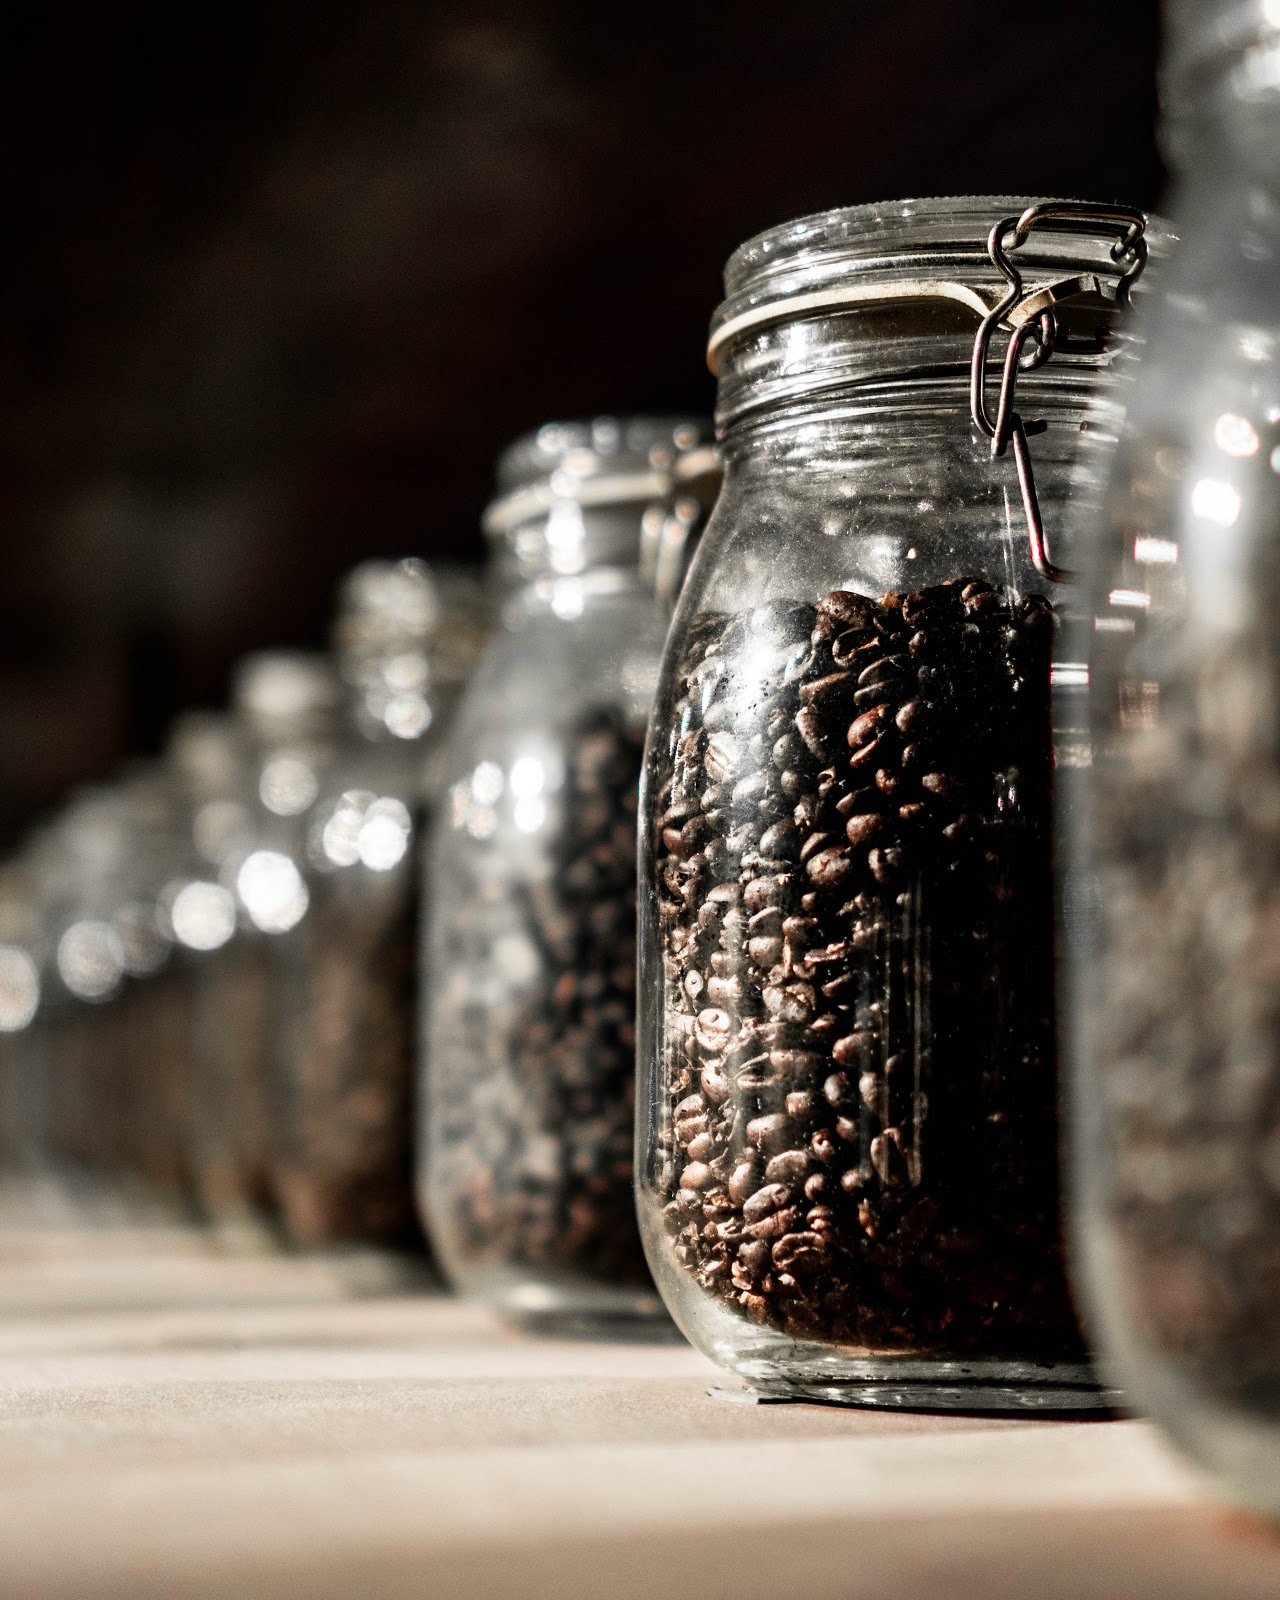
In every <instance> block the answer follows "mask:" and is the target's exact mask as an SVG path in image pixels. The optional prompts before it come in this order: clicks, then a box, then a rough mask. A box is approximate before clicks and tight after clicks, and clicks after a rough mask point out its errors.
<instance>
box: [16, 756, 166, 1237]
mask: <svg viewBox="0 0 1280 1600" xmlns="http://www.w3.org/2000/svg"><path fill="white" fill-rule="evenodd" d="M138 787H139V786H138V784H136V782H134V784H130V786H128V787H126V786H118V784H112V786H101V787H94V789H85V790H80V792H78V794H77V795H74V797H72V798H70V802H69V803H67V805H66V808H64V810H62V813H61V814H59V816H58V818H54V819H53V822H50V824H46V826H45V827H43V829H40V830H38V832H37V834H35V835H34V838H32V840H30V843H29V848H27V851H26V859H27V862H29V866H30V874H32V885H34V890H35V896H37V902H38V907H40V920H42V923H43V928H45V934H46V942H45V954H46V960H48V971H46V974H45V976H43V997H45V1003H43V1005H42V1010H40V1016H38V1027H37V1034H38V1042H40V1054H42V1058H43V1064H42V1070H43V1072H45V1074H46V1085H48V1147H50V1154H51V1157H53V1160H54V1163H56V1165H58V1166H59V1168H61V1171H62V1176H64V1181H66V1182H67V1184H70V1186H72V1187H74V1189H77V1190H78V1195H80V1205H82V1206H83V1210H85V1211H86V1213H90V1211H94V1210H102V1208H106V1210H117V1211H120V1208H122V1206H123V1211H120V1218H122V1219H131V1221H139V1219H142V1216H144V1214H149V1213H155V1211H157V1206H160V1208H171V1210H173V1208H174V1206H176V1210H178V1213H181V1211H182V1210H184V1200H186V1184H184V1179H186V1163H184V1117H186V1099H184V1086H186V1085H184V1078H182V1072H181V1062H179V1066H178V1069H174V1061H173V1059H171V1058H168V1056H165V1054H163V1051H162V1053H160V1058H157V1053H155V1046H157V1035H155V1034H154V1032H152V1030H150V1029H149V1027H146V1026H144V1018H146V1014H147V1008H146V1002H141V998H139V997H138V995H134V994H130V992H128V989H130V986H131V982H133V981H134V979H146V981H149V979H150V978H152V976H154V974H155V971H157V970H158V966H160V965H163V962H165V958H166V954H168V941H166V938H165V931H163V923H162V920H160V917H158V910H157V902H155V898H154V882H152V867H154V864H155V862H157V861H158V859H160V851H158V848H157V842H155V838H154V837H152V834H150V827H149V824H150V821H152V816H150V811H149V808H147V806H139V792H138ZM139 1085H141V1086H142V1099H141V1102H139V1101H138V1099H136V1094H138V1093H139Z"/></svg>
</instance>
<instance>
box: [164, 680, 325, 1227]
mask: <svg viewBox="0 0 1280 1600" xmlns="http://www.w3.org/2000/svg"><path fill="white" fill-rule="evenodd" d="M233 706H234V717H233V719H232V720H231V722H229V723H228V722H226V721H222V720H220V719H216V718H213V717H209V716H205V717H203V718H201V719H200V720H198V721H187V722H185V723H184V724H182V725H180V727H179V730H178V732H177V734H176V737H175V743H174V748H173V752H172V756H173V760H174V762H175V764H176V765H177V766H178V767H179V768H180V769H182V770H183V772H184V774H185V781H186V784H187V792H188V796H189V799H188V806H189V814H190V818H191V824H190V825H191V837H192V842H193V844H194V847H195V852H196V854H197V855H198V856H199V857H200V858H201V860H202V862H203V863H204V869H205V870H204V871H200V872H193V873H192V874H191V876H190V879H189V881H188V882H187V883H186V884H185V885H184V886H183V888H182V891H181V893H180V894H179V895H178V897H177V898H175V899H174V902H173V907H172V911H171V916H172V919H173V923H174V928H175V932H176V936H177V938H178V939H179V941H180V942H181V943H183V944H184V945H185V946H186V947H187V949H188V950H189V951H191V952H193V957H192V960H191V967H192V974H193V979H192V981H193V986H194V993H195V1005H196V1038H197V1063H198V1068H197V1084H198V1088H197V1095H198V1110H197V1113H196V1119H195V1139H194V1149H195V1153H196V1154H195V1159H196V1166H197V1171H198V1174H199V1180H198V1181H199V1188H200V1195H201V1199H202V1202H203V1204H204V1207H205V1209H206V1211H207V1212H208V1214H209V1216H210V1217H211V1219H212V1220H214V1221H215V1222H216V1223H217V1224H218V1225H219V1226H220V1228H221V1229H222V1230H223V1231H224V1232H227V1233H228V1234H230V1235H233V1236H235V1237H236V1238H244V1239H245V1240H246V1241H248V1240H250V1239H257V1238H261V1236H262V1230H263V1227H264V1224H265V1223H266V1222H267V1221H268V1220H269V1218H270V1217H271V1215H272V1213H273V1211H274V1208H275V1201H276V1185H277V1163H278V1158H279V1150H280V1147H281V1139H282V1137H283V1135H282V1129H283V1128H285V1127H286V1126H287V1125H288V1121H289V1118H290V1116H291V1115H292V1111H291V1106H290V1103H289V1098H288V1083H287V1081H286V1080H285V1079H284V1076H283V1074H282V1073H281V1071H280V1043H281V1010H280V980H281V972H282V969H283V962H282V957H281V952H280V950H279V948H278V946H279V942H280V941H281V939H283V938H284V937H285V936H287V935H289V934H291V933H292V932H293V930H295V929H296V928H297V926H298V924H299V923H300V922H301V921H302V919H303V917H304V916H305V915H306V913H307V909H308V905H309V901H310V896H309V892H308V889H307V884H306V879H305V876H304V861H305V850H306V828H307V815H308V813H309V812H310V810H311V808H312V807H313V806H314V804H315V802H316V800H317V798H318V796H319V794H320V791H321V788H322V785H323V784H324V782H325V781H326V775H327V773H328V771H329V767H330V765H331V763H332V761H333V757H334V752H335V747H336V742H337V732H336V719H337V710H338V686H337V679H336V675H335V674H334V671H333V668H332V665H331V663H330V662H329V661H328V660H327V658H325V657H323V656H319V655H313V654H310V653H307V652H298V651H264V652H262V653H260V654H258V655H253V656H249V657H247V658H246V659H245V660H244V661H243V662H242V663H241V665H240V667H239V669H238V671H237V673H236V677H235V682H234V686H233Z"/></svg>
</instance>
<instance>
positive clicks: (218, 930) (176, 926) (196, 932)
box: [169, 881, 236, 950]
mask: <svg viewBox="0 0 1280 1600" xmlns="http://www.w3.org/2000/svg"><path fill="white" fill-rule="evenodd" d="M169 918H170V921H171V922H172V924H173V932H174V937H175V938H176V939H177V940H178V941H179V943H181V944H184V945H186V947H187V949H188V950H219V949H221V947H222V946H223V945H224V944H226V942H227V940H228V939H230V938H231V936H232V934H233V933H234V932H235V931H236V903H235V900H234V899H233V898H232V896H231V893H230V891H229V890H227V889H224V888H223V887H222V885H221V884H220V883H204V882H200V881H197V882H195V883H187V884H184V885H183V886H182V888H181V889H179V890H178V893H177V894H176V895H175V896H174V900H173V907H172V909H171V911H170V913H169Z"/></svg>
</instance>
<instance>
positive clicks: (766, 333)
mask: <svg viewBox="0 0 1280 1600" xmlns="http://www.w3.org/2000/svg"><path fill="white" fill-rule="evenodd" d="M1002 224H1003V228H1002V227H1001V225H1002ZM1144 228H1145V232H1144V231H1143V230H1144ZM997 235H999V238H998V240H997V239H996V236H997ZM1168 238H1169V236H1168V232H1167V230H1166V229H1165V228H1164V227H1163V226H1162V225H1161V224H1159V223H1152V222H1151V220H1150V219H1145V218H1144V217H1143V215H1142V213H1139V212H1135V211H1133V210H1132V209H1130V208H1127V207H1121V206H1111V205H1107V204H1101V205H1092V204H1088V203H1086V202H1080V201H1059V200H1051V201H1046V200H1032V199H1029V198H1027V197H1025V196H1010V195H993V196H975V195H965V196H959V197H955V198H936V199H926V200H892V201H883V202H880V203H878V204H875V205H865V206H850V207H847V208H844V209H842V210H838V211H827V212H822V213H819V214H817V215H815V216H809V217H800V218H798V219H797V220H795V221H793V222H787V223H784V224H782V225H781V226H779V227H776V228H771V229H769V230H768V231H767V232H766V233H762V234H758V235H757V236H756V237H755V238H754V239H749V240H748V241H747V242H746V243H745V244H744V245H742V246H740V247H739V249H737V250H736V251H735V252H734V253H733V255H732V256H731V257H730V258H729V261H728V264H727V266H726V268H725V299H724V301H723V303H722V304H721V305H720V307H719V308H718V309H717V311H716V313H715V315H714V317H713V319H712V324H711V336H710V341H709V344H708V365H709V366H710V367H711V368H712V370H713V371H714V372H716V374H717V376H718V377H719V379H720V388H719V393H718V396H717V422H718V423H719V425H720V427H721V429H723V428H724V427H725V426H726V425H728V424H729V423H730V422H732V421H733V420H734V419H735V418H736V417H737V416H738V415H740V414H742V413H744V412H746V411H753V410H757V409H759V408H760V407H762V406H765V405H770V404H776V403H780V402H781V403H786V402H791V401H795V400H798V399H800V398H802V397H804V396H805V395H807V394H810V393H813V392H816V391H817V390H819V389H825V390H832V389H835V388H838V387H840V386H842V385H849V384H862V383H867V382H883V381H886V380H899V379H903V378H911V377H918V376H929V377H931V378H933V379H936V378H938V377H939V376H945V377H954V378H956V379H963V378H964V375H965V374H966V373H967V371H968V369H969V367H970V365H971V358H972V351H973V346H974V341H975V338H976V337H977V334H978V332H979V330H980V329H983V328H984V327H986V326H987V325H988V319H989V318H991V316H992V313H993V312H996V311H997V310H999V312H1000V320H1001V326H1003V327H1006V328H1009V329H1013V328H1014V327H1016V326H1018V325H1019V318H1021V319H1022V322H1024V323H1025V322H1029V321H1032V320H1034V319H1035V318H1037V317H1039V316H1040V314H1041V311H1042V310H1043V307H1041V305H1040V301H1041V300H1042V299H1044V297H1045V296H1046V295H1047V296H1048V302H1047V303H1048V304H1049V305H1050V306H1053V307H1058V306H1062V307H1063V308H1064V314H1066V315H1067V316H1068V319H1069V320H1070V319H1071V318H1079V319H1080V320H1081V321H1082V322H1083V323H1085V324H1086V325H1087V328H1088V331H1089V335H1090V339H1091V341H1092V345H1093V349H1092V351H1091V353H1090V354H1088V355H1081V354H1078V353H1073V354H1072V355H1070V356H1069V357H1067V358H1066V363H1065V364H1075V365H1077V366H1079V365H1084V366H1089V365H1092V366H1094V367H1097V366H1099V365H1106V363H1107V361H1108V359H1109V356H1108V354H1107V353H1106V351H1105V350H1104V348H1103V346H1102V345H1101V344H1100V343H1099V341H1098V340H1097V337H1096V335H1097V330H1098V328H1099V327H1100V326H1105V325H1107V324H1108V323H1109V320H1110V316H1111V313H1113V312H1114V310H1115V309H1116V307H1117V305H1118V304H1120V303H1122V302H1123V300H1124V299H1125V298H1127V288H1128V280H1129V279H1130V278H1131V277H1132V276H1133V275H1134V273H1135V271H1137V270H1140V269H1141V263H1142V261H1143V260H1145V253H1146V250H1147V249H1148V248H1150V249H1151V250H1152V252H1153V253H1156V254H1159V253H1161V252H1162V251H1163V249H1164V248H1165V246H1166V244H1167V242H1168ZM1146 240H1151V244H1150V245H1149V246H1148V244H1147V243H1146V242H1145V241H1146ZM993 241H995V242H993ZM997 243H998V245H999V253H1000V255H1001V258H1002V261H1001V262H997V260H996V259H995V254H996V244H997ZM1117 252H1119V254H1117ZM1015 263H1016V264H1015ZM1011 267H1012V268H1013V270H1012V271H1011V270H1010V268H1011ZM1015 282H1016V283H1017V285H1018V293H1017V295H1016V296H1015V299H1016V300H1017V305H1016V307H1014V309H1012V310H1010V311H1009V312H1008V314H1007V317H1006V313H1005V310H1004V307H1005V304H1006V302H1007V301H1008V297H1009V294H1010V288H1011V285H1012V284H1014V283H1015ZM1059 314H1060V313H1059V311H1058V310H1056V309H1055V311H1054V316H1055V318H1056V317H1057V316H1058V315H1059ZM1039 364H1040V363H1038V362H1037V363H1033V365H1039ZM1063 367H1064V361H1063V360H1062V359H1059V361H1058V362H1057V363H1056V364H1055V366H1054V368H1053V378H1052V379H1051V382H1052V383H1056V382H1057V381H1058V375H1059V374H1060V373H1061V372H1062V370H1063Z"/></svg>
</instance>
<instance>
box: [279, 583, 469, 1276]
mask: <svg viewBox="0 0 1280 1600" xmlns="http://www.w3.org/2000/svg"><path fill="white" fill-rule="evenodd" d="M484 635H485V617H484V604H483V595H482V589H481V585H480V582H479V580H478V577H476V576H475V575H472V574H470V573H467V572H465V571H462V570H459V569H435V568H430V567H428V566H427V565H426V564H425V563H424V562H421V561H417V560H412V559H410V560H404V561H369V562H365V563H364V564H363V565H361V566H359V567H357V568H356V569H355V570H354V571H353V572H351V573H350V574H349V575H348V576H347V578H346V580H345V581H344V583H343V585H342V591H341V599H340V611H339V617H338V621H337V625H336V628H335V638H334V654H335V659H336V662H337V665H338V669H339V675H340V677H341V679H342V685H343V699H344V705H345V715H344V718H343V721H344V724H345V726H344V730H343V734H342V737H341V740H340V742H339V746H338V749H337V752H336V754H335V756H334V759H333V762H332V764H331V766H330V768H329V770H328V771H327V773H326V774H325V776H324V780H323V783H322V785H321V789H320V794H319V797H318V799H317V800H316V802H315V804H314V805H313V806H312V807H311V808H310V810H309V811H308V812H307V814H306V820H307V850H306V864H305V876H306V882H307V886H308V891H309V898H310V908H309V910H308V913H307V916H306V917H305V918H304V919H303V920H302V921H301V922H300V923H299V924H298V926H297V928H296V929H295V930H294V931H293V932H292V933H290V934H289V935H287V936H286V938H285V939H283V940H282V941H280V944H279V946H278V948H279V950H280V953H281V977H280V982H281V991H280V1027H281V1034H280V1084H281V1098H282V1102H283V1104H284V1106H285V1107H286V1114H285V1116H284V1117H283V1119H282V1121H281V1126H280V1130H279V1132H280V1137H279V1148H278V1150H277V1160H276V1189H277V1193H278V1196H279V1200H280V1206H281V1212H282V1215H283V1218H284V1222H285V1226H286V1229H287V1231H288V1234H289V1236H290V1238H291V1239H293V1240H294V1241H295V1242H297V1243H299V1244H303V1245H309V1246H318V1245H335V1244H341V1243H359V1244H372V1245H384V1246H390V1247H396V1248H402V1249H417V1250H420V1249H421V1248H422V1242H423V1241H422V1232H421V1225H420V1222H419V1220H418V1214H417V1207H416V1203H415V1198H414V1186H413V1140H414V1130H413V1115H412V1100H413V1077H414V1072H413V1061H414V1051H415V1031H414V1020H415V1005H416V976H417V974H416V962H415V954H416V949H417V928H418V917H419V896H418V855H419V852H418V849H417V845H418V836H419V833H420V830H421V827H422V823H423V819H424V814H425V812H426V810H427V808H428V805H429V803H430V802H431V800H432V799H434V796H433V795H432V794H431V793H429V789H430V787H431V785H432V773H433V767H434V757H435V754H436V751H437V749H438V747H439V745H440V743H441V741H442V740H443V738H444V737H445V735H446V734H447V731H448V728H449V724H450V720H451V718H452V714H453V710H454V707H455V705H456V702H457V699H458V696H459V694H460V692H461V688H462V685H463V682H464V681H465V679H466V677H467V675H468V674H469V672H470V670H471V668H472V666H473V665H474V662H475V659H476V657H477V655H478V653H479V649H480V646H481V645H482V643H483V640H484Z"/></svg>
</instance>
